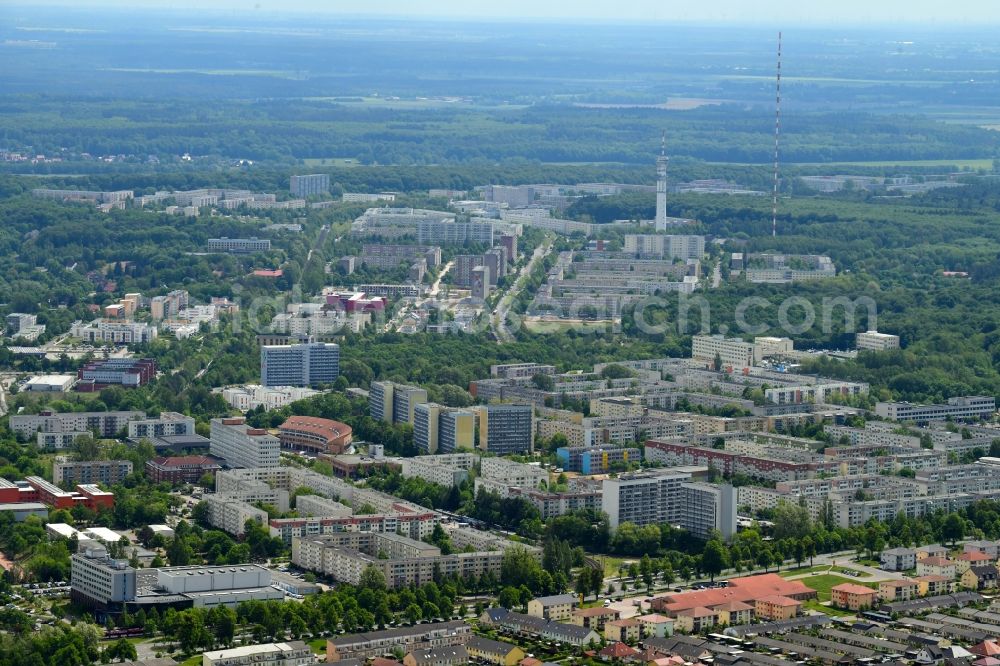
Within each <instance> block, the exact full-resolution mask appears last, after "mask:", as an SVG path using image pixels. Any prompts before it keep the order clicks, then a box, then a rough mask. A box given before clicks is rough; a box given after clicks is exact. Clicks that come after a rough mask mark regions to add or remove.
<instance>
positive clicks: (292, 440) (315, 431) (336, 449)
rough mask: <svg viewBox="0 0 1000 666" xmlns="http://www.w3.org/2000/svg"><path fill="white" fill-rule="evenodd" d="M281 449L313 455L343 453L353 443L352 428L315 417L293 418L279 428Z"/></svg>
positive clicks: (338, 422)
mask: <svg viewBox="0 0 1000 666" xmlns="http://www.w3.org/2000/svg"><path fill="white" fill-rule="evenodd" d="M278 439H280V440H281V448H283V449H291V450H293V451H310V452H312V453H343V452H344V449H346V448H347V447H348V445H349V444H350V443H351V426H349V425H347V424H346V423H341V422H340V421H334V420H332V419H321V418H318V417H315V416H292V417H289V418H288V420H286V421H285V422H284V423H282V424H281V427H279V428H278Z"/></svg>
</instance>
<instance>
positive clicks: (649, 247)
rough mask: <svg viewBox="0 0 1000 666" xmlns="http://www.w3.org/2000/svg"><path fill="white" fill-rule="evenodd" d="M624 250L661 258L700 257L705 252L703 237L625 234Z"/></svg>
mask: <svg viewBox="0 0 1000 666" xmlns="http://www.w3.org/2000/svg"><path fill="white" fill-rule="evenodd" d="M625 252H626V253H628V254H640V255H644V256H654V257H661V258H663V259H682V260H687V259H701V258H702V256H704V254H705V237H704V236H673V235H659V234H626V235H625Z"/></svg>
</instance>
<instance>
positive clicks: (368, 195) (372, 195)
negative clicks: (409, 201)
mask: <svg viewBox="0 0 1000 666" xmlns="http://www.w3.org/2000/svg"><path fill="white" fill-rule="evenodd" d="M395 200H396V195H395V194H393V193H391V192H344V194H343V195H342V196H341V201H347V202H350V203H374V202H376V201H395Z"/></svg>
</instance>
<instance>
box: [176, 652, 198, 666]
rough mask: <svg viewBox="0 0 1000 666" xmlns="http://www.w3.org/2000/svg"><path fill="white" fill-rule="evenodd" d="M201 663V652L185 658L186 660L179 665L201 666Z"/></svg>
mask: <svg viewBox="0 0 1000 666" xmlns="http://www.w3.org/2000/svg"><path fill="white" fill-rule="evenodd" d="M201 664H202V658H201V655H200V654H196V655H195V656H193V657H191V658H189V659H185V660H184V661H182V662H181V663H179V664H178V665H177V666H201Z"/></svg>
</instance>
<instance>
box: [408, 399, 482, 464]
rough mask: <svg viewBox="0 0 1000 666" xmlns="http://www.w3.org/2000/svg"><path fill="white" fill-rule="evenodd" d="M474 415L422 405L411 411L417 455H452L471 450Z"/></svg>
mask: <svg viewBox="0 0 1000 666" xmlns="http://www.w3.org/2000/svg"><path fill="white" fill-rule="evenodd" d="M474 436H475V415H474V414H473V413H472V412H470V411H465V410H461V409H453V408H451V407H444V406H442V405H439V404H437V403H433V402H425V403H420V404H417V405H414V407H413V444H414V446H416V447H417V450H418V451H419V452H420V453H453V452H454V451H456V450H458V449H459V448H464V449H471V448H473V447H474V446H475V437H474Z"/></svg>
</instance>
